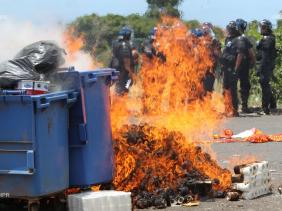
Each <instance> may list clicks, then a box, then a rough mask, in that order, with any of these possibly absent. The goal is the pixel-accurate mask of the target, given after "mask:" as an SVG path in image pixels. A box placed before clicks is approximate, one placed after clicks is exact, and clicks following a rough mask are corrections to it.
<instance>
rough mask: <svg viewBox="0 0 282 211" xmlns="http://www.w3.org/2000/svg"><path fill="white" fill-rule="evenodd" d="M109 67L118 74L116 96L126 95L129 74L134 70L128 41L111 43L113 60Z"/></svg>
mask: <svg viewBox="0 0 282 211" xmlns="http://www.w3.org/2000/svg"><path fill="white" fill-rule="evenodd" d="M110 66H111V67H112V68H115V69H116V70H118V71H119V72H120V73H119V80H118V82H117V83H116V92H117V94H119V95H123V94H125V93H127V92H128V86H127V83H128V82H129V80H130V76H129V72H130V71H131V69H133V68H134V60H133V56H132V47H131V45H130V42H129V41H127V40H117V41H115V42H114V43H113V58H112V61H111V65H110Z"/></svg>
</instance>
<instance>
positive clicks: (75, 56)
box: [63, 27, 102, 69]
mask: <svg viewBox="0 0 282 211" xmlns="http://www.w3.org/2000/svg"><path fill="white" fill-rule="evenodd" d="M63 42H64V47H65V49H66V51H67V56H66V63H67V64H71V65H72V66H75V67H76V68H77V69H95V68H97V67H101V66H102V65H101V64H100V63H99V62H98V61H96V60H95V59H93V58H92V57H91V56H90V55H89V54H86V53H84V52H83V51H82V48H83V46H84V42H85V38H84V35H83V34H82V35H79V36H78V35H75V31H74V28H72V27H70V28H68V29H67V30H66V31H65V33H64V34H63Z"/></svg>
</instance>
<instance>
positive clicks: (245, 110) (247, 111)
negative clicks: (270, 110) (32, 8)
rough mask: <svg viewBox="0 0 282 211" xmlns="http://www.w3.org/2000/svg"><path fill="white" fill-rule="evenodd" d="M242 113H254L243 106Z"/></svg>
mask: <svg viewBox="0 0 282 211" xmlns="http://www.w3.org/2000/svg"><path fill="white" fill-rule="evenodd" d="M242 113H246V114H249V113H252V110H251V109H249V108H248V106H242Z"/></svg>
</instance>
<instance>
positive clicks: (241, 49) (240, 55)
mask: <svg viewBox="0 0 282 211" xmlns="http://www.w3.org/2000/svg"><path fill="white" fill-rule="evenodd" d="M245 50H246V45H245V42H244V40H243V39H239V40H238V42H237V53H238V55H237V58H236V63H235V70H238V69H239V67H240V66H241V64H242V61H243V58H244V52H245Z"/></svg>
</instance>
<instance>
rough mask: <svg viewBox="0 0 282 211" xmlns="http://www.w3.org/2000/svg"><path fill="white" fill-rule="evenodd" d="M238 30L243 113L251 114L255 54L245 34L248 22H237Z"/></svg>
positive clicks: (239, 75) (241, 20) (238, 20)
mask: <svg viewBox="0 0 282 211" xmlns="http://www.w3.org/2000/svg"><path fill="white" fill-rule="evenodd" d="M236 24H237V28H238V31H239V33H240V36H239V37H238V46H237V47H238V52H239V53H240V54H239V58H238V59H239V64H238V78H239V80H240V94H241V102H242V112H243V113H250V112H251V111H250V109H249V108H248V99H249V95H250V88H251V84H250V68H251V67H252V66H253V65H254V64H255V53H254V50H253V45H252V44H251V42H250V40H249V39H248V38H247V37H246V36H245V34H244V32H245V30H246V28H247V22H246V21H245V20H243V19H237V20H236Z"/></svg>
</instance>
